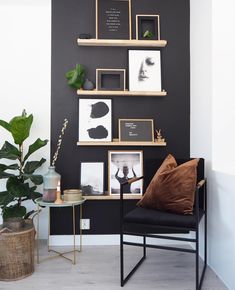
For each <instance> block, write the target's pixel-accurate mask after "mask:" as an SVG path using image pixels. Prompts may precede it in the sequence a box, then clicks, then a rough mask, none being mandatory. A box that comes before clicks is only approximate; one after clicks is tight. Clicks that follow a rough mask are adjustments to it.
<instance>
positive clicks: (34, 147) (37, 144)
mask: <svg viewBox="0 0 235 290" xmlns="http://www.w3.org/2000/svg"><path fill="white" fill-rule="evenodd" d="M47 142H48V140H47V139H46V140H41V139H40V138H38V139H37V140H36V141H35V142H34V143H33V144H31V145H30V146H29V150H28V152H27V154H26V155H25V157H24V162H25V161H26V160H27V159H28V158H29V156H30V155H31V154H32V153H34V152H35V151H37V150H38V149H40V148H42V147H44V146H45V145H46V144H47Z"/></svg>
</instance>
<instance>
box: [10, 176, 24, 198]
mask: <svg viewBox="0 0 235 290" xmlns="http://www.w3.org/2000/svg"><path fill="white" fill-rule="evenodd" d="M6 187H7V191H8V192H9V193H10V194H11V195H13V196H14V197H24V196H28V195H29V184H28V183H23V182H22V181H21V180H20V179H19V178H17V177H16V176H12V177H9V179H8V180H7V184H6Z"/></svg>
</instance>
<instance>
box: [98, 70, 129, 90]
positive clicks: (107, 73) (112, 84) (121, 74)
mask: <svg viewBox="0 0 235 290" xmlns="http://www.w3.org/2000/svg"><path fill="white" fill-rule="evenodd" d="M125 84H126V70H125V69H100V68H98V69H96V88H97V90H101V91H124V90H125V88H126V86H125Z"/></svg>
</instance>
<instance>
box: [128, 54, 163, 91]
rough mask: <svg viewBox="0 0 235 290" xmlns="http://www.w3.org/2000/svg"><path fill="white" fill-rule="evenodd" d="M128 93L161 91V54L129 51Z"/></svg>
mask: <svg viewBox="0 0 235 290" xmlns="http://www.w3.org/2000/svg"><path fill="white" fill-rule="evenodd" d="M128 66H129V91H142V92H145V91H148V92H149V91H152V92H161V91H162V78H161V52H160V51H159V50H129V51H128Z"/></svg>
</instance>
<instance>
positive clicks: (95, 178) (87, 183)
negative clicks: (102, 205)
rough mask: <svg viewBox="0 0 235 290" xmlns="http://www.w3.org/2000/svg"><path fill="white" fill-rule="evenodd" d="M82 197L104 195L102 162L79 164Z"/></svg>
mask: <svg viewBox="0 0 235 290" xmlns="http://www.w3.org/2000/svg"><path fill="white" fill-rule="evenodd" d="M80 173H81V176H80V185H81V190H82V195H102V194H104V162H81V168H80Z"/></svg>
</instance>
